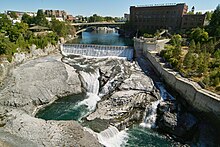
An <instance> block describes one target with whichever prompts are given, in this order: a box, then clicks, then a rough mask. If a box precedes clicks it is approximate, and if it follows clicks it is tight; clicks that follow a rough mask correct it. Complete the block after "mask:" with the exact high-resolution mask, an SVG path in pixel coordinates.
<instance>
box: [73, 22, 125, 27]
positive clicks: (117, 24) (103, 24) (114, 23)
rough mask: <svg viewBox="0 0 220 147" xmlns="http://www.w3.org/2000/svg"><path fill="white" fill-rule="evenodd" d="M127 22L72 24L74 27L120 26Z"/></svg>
mask: <svg viewBox="0 0 220 147" xmlns="http://www.w3.org/2000/svg"><path fill="white" fill-rule="evenodd" d="M124 24H125V22H89V23H72V24H71V25H72V26H120V25H124Z"/></svg>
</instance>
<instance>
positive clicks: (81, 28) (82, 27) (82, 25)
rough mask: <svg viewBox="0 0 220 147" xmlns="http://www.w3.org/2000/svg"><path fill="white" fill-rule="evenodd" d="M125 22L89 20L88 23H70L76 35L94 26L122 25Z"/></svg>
mask: <svg viewBox="0 0 220 147" xmlns="http://www.w3.org/2000/svg"><path fill="white" fill-rule="evenodd" d="M124 24H125V22H90V23H72V24H71V25H72V26H74V27H75V28H76V30H77V31H76V33H75V34H76V35H77V34H79V33H82V32H84V31H86V30H87V29H89V28H94V27H106V26H108V27H122V26H123V25H124Z"/></svg>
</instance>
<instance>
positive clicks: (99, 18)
mask: <svg viewBox="0 0 220 147" xmlns="http://www.w3.org/2000/svg"><path fill="white" fill-rule="evenodd" d="M102 21H104V18H103V17H102V16H98V15H97V14H93V16H90V17H89V18H88V22H102Z"/></svg>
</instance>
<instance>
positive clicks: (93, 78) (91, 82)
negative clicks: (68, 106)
mask: <svg viewBox="0 0 220 147" xmlns="http://www.w3.org/2000/svg"><path fill="white" fill-rule="evenodd" d="M79 74H80V75H81V77H82V80H83V84H84V87H85V88H86V90H87V97H88V98H87V99H84V100H83V101H81V102H79V103H78V105H87V106H88V109H89V110H90V111H93V110H94V109H95V107H96V104H97V102H98V101H99V100H100V97H99V96H98V93H99V80H98V78H99V76H100V75H99V70H98V69H96V70H95V72H84V71H80V72H79Z"/></svg>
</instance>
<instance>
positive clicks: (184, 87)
mask: <svg viewBox="0 0 220 147" xmlns="http://www.w3.org/2000/svg"><path fill="white" fill-rule="evenodd" d="M134 44H135V45H134V46H135V50H136V52H139V53H142V54H143V55H144V56H145V57H146V58H147V59H148V60H149V61H150V62H151V64H152V65H153V66H154V68H155V69H156V71H157V72H158V73H159V74H160V75H161V77H162V78H163V79H164V81H165V82H166V83H167V84H168V85H169V86H170V87H171V88H173V89H175V90H176V91H177V92H178V93H180V95H182V97H183V98H184V99H185V100H186V101H187V103H188V104H189V105H190V106H192V107H193V108H194V109H195V110H196V111H198V112H202V113H203V114H202V115H203V117H207V118H209V119H210V120H212V122H213V123H214V124H215V125H216V127H218V125H217V124H219V122H220V115H219V114H220V96H219V95H217V94H215V93H212V92H210V91H207V90H204V89H202V88H201V87H200V86H199V85H198V84H197V83H195V82H193V81H190V80H188V79H186V78H183V77H181V76H180V74H179V73H178V72H175V71H173V70H172V69H170V68H167V67H166V66H165V65H166V64H165V63H162V62H161V61H162V60H161V58H160V57H159V56H157V53H158V52H155V50H153V51H152V50H149V49H148V46H147V45H145V43H144V41H143V40H139V39H135V43H134ZM218 128H219V127H218Z"/></svg>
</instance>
